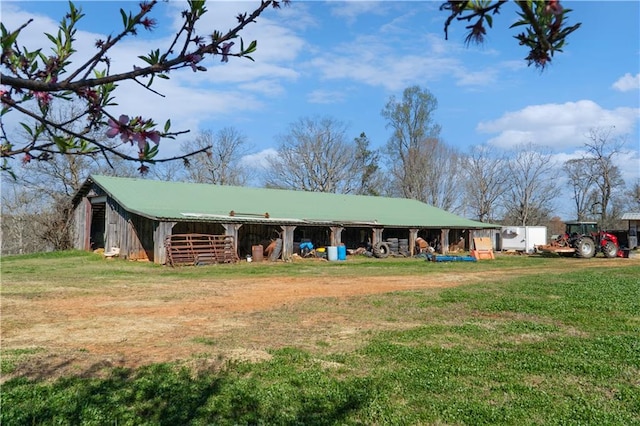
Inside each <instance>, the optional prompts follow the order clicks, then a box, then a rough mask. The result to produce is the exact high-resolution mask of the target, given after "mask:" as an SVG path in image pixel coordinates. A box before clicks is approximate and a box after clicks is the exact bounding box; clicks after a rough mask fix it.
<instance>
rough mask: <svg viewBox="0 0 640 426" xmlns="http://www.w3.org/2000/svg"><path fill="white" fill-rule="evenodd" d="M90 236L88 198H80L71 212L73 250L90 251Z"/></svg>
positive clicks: (89, 204) (89, 206)
mask: <svg viewBox="0 0 640 426" xmlns="http://www.w3.org/2000/svg"><path fill="white" fill-rule="evenodd" d="M90 234H91V203H90V202H89V199H88V198H82V200H81V201H80V202H79V203H78V205H77V206H76V207H75V209H74V210H73V248H75V249H77V250H90V249H91V243H90V241H89V240H90Z"/></svg>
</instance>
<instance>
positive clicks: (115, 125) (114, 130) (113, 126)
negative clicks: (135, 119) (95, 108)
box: [107, 114, 132, 142]
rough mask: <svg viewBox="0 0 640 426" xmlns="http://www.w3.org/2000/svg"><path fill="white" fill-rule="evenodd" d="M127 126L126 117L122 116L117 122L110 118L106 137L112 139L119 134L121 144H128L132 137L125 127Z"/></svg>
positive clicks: (127, 117) (127, 120)
mask: <svg viewBox="0 0 640 426" xmlns="http://www.w3.org/2000/svg"><path fill="white" fill-rule="evenodd" d="M128 124H129V116H128V115H124V114H122V115H121V116H120V118H119V119H118V121H117V122H116V121H113V120H112V119H111V118H110V119H109V122H108V125H109V129H108V130H107V137H110V138H114V137H116V136H117V135H118V134H119V135H120V139H122V141H123V142H128V141H129V140H131V137H132V134H131V131H130V130H129V128H128V127H127V125H128Z"/></svg>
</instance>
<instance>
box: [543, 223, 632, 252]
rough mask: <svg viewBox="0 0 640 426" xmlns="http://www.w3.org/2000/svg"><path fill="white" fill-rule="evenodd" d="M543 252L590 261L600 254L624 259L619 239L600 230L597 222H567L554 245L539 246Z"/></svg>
mask: <svg viewBox="0 0 640 426" xmlns="http://www.w3.org/2000/svg"><path fill="white" fill-rule="evenodd" d="M538 249H539V250H541V251H543V252H551V253H558V254H559V255H560V256H574V255H575V256H577V257H582V258H584V259H589V258H591V257H593V256H595V255H596V254H597V253H598V252H602V254H604V257H609V258H612V257H622V256H623V252H622V250H620V244H619V243H618V238H617V237H616V236H615V235H613V234H610V233H608V232H606V231H601V230H599V229H598V224H597V223H596V222H580V221H576V222H566V230H565V233H564V234H563V235H560V236H559V237H558V238H557V239H556V240H555V241H554V242H553V243H551V244H549V245H546V246H539V247H538Z"/></svg>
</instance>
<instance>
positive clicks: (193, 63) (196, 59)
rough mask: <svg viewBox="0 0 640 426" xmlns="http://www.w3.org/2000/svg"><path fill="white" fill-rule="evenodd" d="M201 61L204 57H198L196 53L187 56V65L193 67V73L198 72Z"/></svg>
mask: <svg viewBox="0 0 640 426" xmlns="http://www.w3.org/2000/svg"><path fill="white" fill-rule="evenodd" d="M201 60H202V55H198V54H196V53H192V54H190V55H187V63H189V65H191V69H192V70H193V72H196V71H198V66H197V65H196V64H197V63H198V62H200V61H201Z"/></svg>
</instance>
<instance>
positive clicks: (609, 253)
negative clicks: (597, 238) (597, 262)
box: [602, 241, 618, 259]
mask: <svg viewBox="0 0 640 426" xmlns="http://www.w3.org/2000/svg"><path fill="white" fill-rule="evenodd" d="M602 253H603V254H604V257H608V258H609V259H611V258H614V257H617V256H618V247H617V246H616V245H615V244H614V243H613V241H607V242H606V243H605V245H604V247H602Z"/></svg>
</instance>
